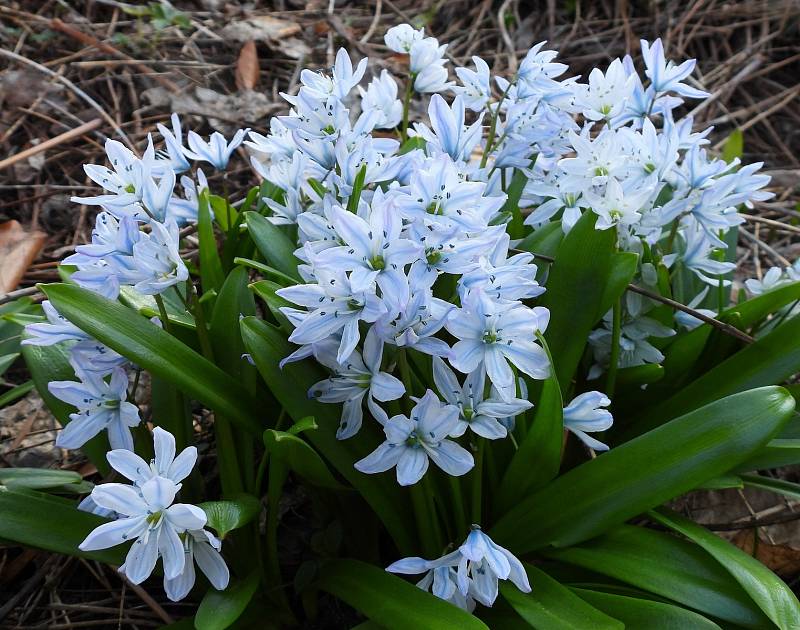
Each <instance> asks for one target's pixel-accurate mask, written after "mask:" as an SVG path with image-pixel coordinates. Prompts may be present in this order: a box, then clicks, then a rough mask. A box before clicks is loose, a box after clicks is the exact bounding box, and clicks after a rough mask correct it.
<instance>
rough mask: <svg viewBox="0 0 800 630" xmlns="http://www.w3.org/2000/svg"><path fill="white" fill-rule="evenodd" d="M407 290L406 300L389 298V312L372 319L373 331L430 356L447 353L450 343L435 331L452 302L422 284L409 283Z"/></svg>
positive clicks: (445, 318)
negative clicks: (434, 295)
mask: <svg viewBox="0 0 800 630" xmlns="http://www.w3.org/2000/svg"><path fill="white" fill-rule="evenodd" d="M415 264H416V263H415ZM412 273H413V267H412ZM409 280H410V281H411V278H409ZM411 291H412V293H411V296H410V297H409V299H408V301H406V302H403V301H394V302H392V301H391V300H390V302H389V303H390V309H389V312H388V313H387V314H386V315H384V316H383V317H381V318H380V319H378V321H376V322H375V325H374V330H376V331H377V333H378V334H379V335H380V337H381V338H382V339H383V340H385V341H386V342H388V343H391V344H394V345H396V346H399V347H401V348H402V347H406V348H413V349H414V350H418V351H419V352H424V353H425V354H430V355H433V356H440V357H447V356H450V346H448V345H447V342H446V341H444V340H443V339H439V338H437V337H436V333H438V332H439V331H440V330H441V329H442V328H443V327H444V324H445V322H446V321H447V316H448V314H449V313H450V310H451V309H452V308H453V305H452V304H450V303H448V302H445V301H444V300H441V299H439V298H435V297H433V294H432V292H431V290H430V288H428V287H427V286H426V285H424V284H423V285H422V286H417V287H414V286H412V289H411Z"/></svg>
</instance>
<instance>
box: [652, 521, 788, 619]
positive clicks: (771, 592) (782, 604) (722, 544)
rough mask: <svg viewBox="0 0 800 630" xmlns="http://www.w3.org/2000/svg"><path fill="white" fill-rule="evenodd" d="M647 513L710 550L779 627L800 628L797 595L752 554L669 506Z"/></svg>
mask: <svg viewBox="0 0 800 630" xmlns="http://www.w3.org/2000/svg"><path fill="white" fill-rule="evenodd" d="M650 516H651V517H652V518H654V519H655V520H657V521H658V522H659V523H661V524H662V525H666V526H667V527H669V528H671V529H673V530H675V531H676V532H680V533H681V534H683V535H684V536H686V537H687V538H689V539H690V540H692V541H694V542H695V543H697V544H698V545H700V546H701V547H702V548H703V549H705V550H706V551H707V552H708V553H709V554H711V555H712V556H713V557H714V558H715V559H716V560H717V562H719V563H720V564H721V565H722V566H723V567H724V568H725V570H726V571H728V572H729V573H730V574H731V575H732V576H733V578H734V579H735V580H736V581H737V582H738V583H739V584H740V585H741V586H742V588H743V589H744V590H745V591H747V593H748V595H750V597H751V598H752V599H753V601H754V602H755V603H756V604H757V605H758V606H759V608H761V610H763V611H764V614H766V615H767V617H769V618H770V619H771V620H772V622H773V623H774V624H775V625H776V626H778V627H779V628H781V630H789V629H790V628H800V602H798V601H797V596H796V595H795V594H794V593H793V592H792V591H791V589H789V587H788V586H786V584H785V583H784V581H783V580H781V579H780V578H779V577H778V576H777V575H775V574H774V573H773V572H772V571H770V570H769V569H768V568H767V567H765V566H764V565H763V564H761V563H760V562H759V561H758V560H756V559H755V558H753V556H750V555H748V554H746V553H745V552H744V551H742V550H741V549H739V548H738V547H735V546H734V545H732V544H731V543H729V542H728V541H727V540H725V539H723V538H720V537H719V536H717V535H716V534H714V533H713V532H710V531H708V530H707V529H706V528H705V527H701V526H700V525H698V524H697V523H694V522H692V521H690V520H689V519H687V518H684V517H683V516H681V515H680V514H677V513H675V512H673V511H672V510H667V509H659V510H655V511H653V512H650Z"/></svg>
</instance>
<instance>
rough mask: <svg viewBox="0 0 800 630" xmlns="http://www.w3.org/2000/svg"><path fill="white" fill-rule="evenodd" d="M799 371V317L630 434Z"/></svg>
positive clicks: (684, 390)
mask: <svg viewBox="0 0 800 630" xmlns="http://www.w3.org/2000/svg"><path fill="white" fill-rule="evenodd" d="M798 371H800V317H795V318H793V319H790V320H789V321H787V322H785V323H784V324H783V325H781V326H779V327H778V328H776V329H775V330H773V331H772V332H770V333H769V334H768V335H766V336H764V337H762V338H761V339H759V340H757V341H756V342H755V343H752V344H750V345H749V346H746V347H745V348H743V349H742V350H740V351H739V352H737V353H736V354H734V355H733V356H732V357H730V358H729V359H727V360H725V361H723V362H722V363H720V364H719V365H717V366H716V367H715V368H713V369H711V370H709V371H708V372H706V373H705V374H702V375H701V376H699V377H698V378H696V379H695V380H693V381H692V382H690V383H688V384H686V386H685V387H683V388H682V389H680V390H679V391H678V392H677V393H676V394H675V395H674V396H672V397H671V398H669V399H668V400H666V401H665V402H663V403H662V404H660V405H658V406H657V407H655V408H654V409H652V410H648V413H647V414H646V415H644V416H643V417H642V418H641V419H640V420H639V421H638V422H636V424H635V425H634V427H633V428H632V430H633V432H636V433H639V432H642V431H645V430H647V429H649V428H653V427H656V426H658V425H659V424H661V423H663V422H664V421H665V420H668V419H670V418H675V417H676V416H679V415H681V414H684V413H686V412H688V411H691V410H692V409H697V408H698V407H700V406H701V405H704V404H707V403H709V402H711V401H713V400H716V399H718V398H722V397H723V396H729V395H731V394H735V393H737V392H742V391H746V390H748V389H753V388H755V387H761V386H763V385H775V384H779V383H782V382H783V381H784V380H786V379H788V378H789V377H790V376H792V375H793V374H795V373H797V372H798ZM626 435H627V434H626Z"/></svg>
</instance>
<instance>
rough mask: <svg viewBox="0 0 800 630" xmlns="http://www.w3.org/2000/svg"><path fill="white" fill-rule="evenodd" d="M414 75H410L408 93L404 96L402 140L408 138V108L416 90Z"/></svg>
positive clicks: (407, 83) (407, 85)
mask: <svg viewBox="0 0 800 630" xmlns="http://www.w3.org/2000/svg"><path fill="white" fill-rule="evenodd" d="M414 78H415V77H414V75H413V74H412V75H410V76H409V77H408V81H407V82H406V93H405V96H403V126H402V127H401V128H400V141H401V142H405V141H406V140H408V110H409V109H410V107H411V94H412V92H413V91H414Z"/></svg>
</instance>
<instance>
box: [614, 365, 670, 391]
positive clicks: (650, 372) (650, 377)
mask: <svg viewBox="0 0 800 630" xmlns="http://www.w3.org/2000/svg"><path fill="white" fill-rule="evenodd" d="M662 378H664V367H663V366H661V365H659V364H658V363H647V364H646V365H635V366H633V367H627V368H622V369H621V370H618V371H617V387H631V386H635V387H639V386H641V385H645V384H650V383H657V382H658V381H660V380H661V379H662Z"/></svg>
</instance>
